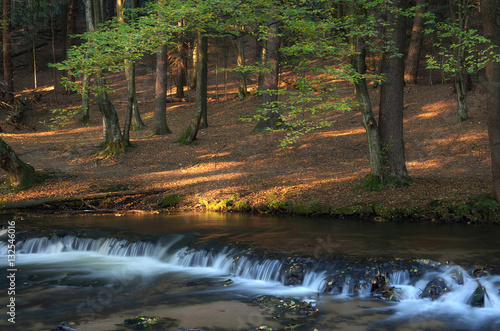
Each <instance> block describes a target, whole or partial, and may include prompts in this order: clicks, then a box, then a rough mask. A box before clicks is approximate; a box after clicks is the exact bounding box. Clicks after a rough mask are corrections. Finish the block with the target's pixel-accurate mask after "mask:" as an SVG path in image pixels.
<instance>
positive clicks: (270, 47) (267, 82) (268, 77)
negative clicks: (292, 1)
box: [253, 21, 281, 131]
mask: <svg viewBox="0 0 500 331" xmlns="http://www.w3.org/2000/svg"><path fill="white" fill-rule="evenodd" d="M269 26H270V29H269V36H268V38H267V43H266V46H267V49H266V53H265V54H266V56H265V57H266V61H265V66H266V67H268V68H269V69H270V70H269V71H268V72H266V73H264V75H263V78H262V91H261V93H262V108H263V110H264V112H265V114H264V116H263V117H262V118H261V119H260V120H259V122H258V123H257V124H256V125H255V127H254V129H253V130H254V131H263V130H265V129H268V128H271V129H272V128H276V127H277V125H278V123H279V121H280V113H279V106H278V78H279V53H278V50H279V47H280V44H281V36H280V34H279V27H280V22H277V21H274V22H271V23H270V24H269Z"/></svg>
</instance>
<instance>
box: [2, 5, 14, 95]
mask: <svg viewBox="0 0 500 331" xmlns="http://www.w3.org/2000/svg"><path fill="white" fill-rule="evenodd" d="M10 17H11V1H10V0H4V1H3V15H2V20H3V31H2V50H3V80H4V84H5V85H4V90H5V101H6V102H7V103H12V102H14V76H13V70H12V44H11V41H10V33H11V21H10Z"/></svg>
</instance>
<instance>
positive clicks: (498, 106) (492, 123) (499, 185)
mask: <svg viewBox="0 0 500 331" xmlns="http://www.w3.org/2000/svg"><path fill="white" fill-rule="evenodd" d="M499 7H500V1H499V0H482V1H481V18H482V23H483V28H484V34H485V37H486V38H488V39H489V40H490V41H491V43H492V44H493V45H496V46H497V47H498V45H500V25H499V24H498V10H499ZM489 56H490V58H489V61H488V62H487V63H486V77H487V84H488V102H487V112H488V137H489V141H490V150H491V170H492V176H493V183H492V184H493V195H494V198H495V200H496V201H497V202H500V62H499V57H498V48H497V54H496V57H495V55H494V54H489Z"/></svg>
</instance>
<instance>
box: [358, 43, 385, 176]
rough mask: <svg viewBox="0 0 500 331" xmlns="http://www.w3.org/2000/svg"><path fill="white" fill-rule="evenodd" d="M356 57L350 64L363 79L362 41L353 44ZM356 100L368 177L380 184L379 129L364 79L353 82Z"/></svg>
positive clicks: (381, 164)
mask: <svg viewBox="0 0 500 331" xmlns="http://www.w3.org/2000/svg"><path fill="white" fill-rule="evenodd" d="M353 44H354V45H353V47H355V48H356V51H357V53H358V54H357V55H355V56H353V58H352V60H351V62H352V65H353V67H354V68H355V69H356V71H357V72H358V73H359V74H360V75H361V76H362V77H363V75H365V74H366V44H365V42H364V41H363V40H358V41H357V42H353ZM354 88H355V89H356V98H357V100H358V103H359V107H360V110H361V118H362V121H363V127H364V128H365V130H366V137H367V140H368V152H369V160H370V175H371V177H372V178H374V179H375V178H376V179H378V180H379V181H380V182H383V180H384V170H383V161H382V147H381V145H380V134H379V128H378V125H377V121H376V119H375V116H374V115H373V109H372V103H371V99H370V94H369V92H368V86H367V85H366V79H365V78H362V79H359V80H357V81H355V82H354Z"/></svg>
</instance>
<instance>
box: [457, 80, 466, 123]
mask: <svg viewBox="0 0 500 331" xmlns="http://www.w3.org/2000/svg"><path fill="white" fill-rule="evenodd" d="M467 79H468V75H467V73H465V72H459V73H458V74H457V77H455V90H456V92H457V102H458V121H459V122H463V121H465V120H466V119H468V118H469V105H468V101H467Z"/></svg>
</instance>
